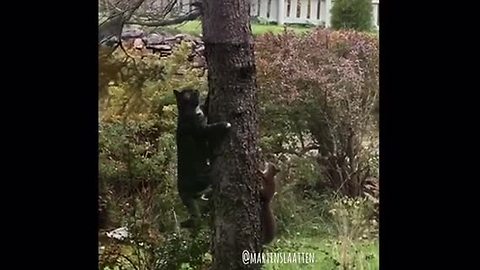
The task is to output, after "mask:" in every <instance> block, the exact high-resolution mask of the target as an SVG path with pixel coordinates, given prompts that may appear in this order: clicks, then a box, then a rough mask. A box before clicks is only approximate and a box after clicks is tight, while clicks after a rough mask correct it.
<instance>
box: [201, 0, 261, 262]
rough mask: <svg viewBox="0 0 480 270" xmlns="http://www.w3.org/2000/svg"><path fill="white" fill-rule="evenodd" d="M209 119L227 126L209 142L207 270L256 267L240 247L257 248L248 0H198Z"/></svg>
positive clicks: (254, 104)
mask: <svg viewBox="0 0 480 270" xmlns="http://www.w3.org/2000/svg"><path fill="white" fill-rule="evenodd" d="M203 35H204V42H205V54H206V60H207V64H208V84H209V110H208V116H209V121H210V122H217V121H228V122H230V123H231V124H232V129H231V132H230V133H229V135H228V136H227V137H226V139H225V140H222V141H220V143H219V144H218V145H215V146H214V151H213V152H214V156H215V157H216V158H215V159H214V160H213V162H212V176H213V182H214V184H213V188H214V196H213V203H214V222H213V223H214V235H213V258H214V259H213V268H212V269H219V270H220V269H221V270H223V269H260V267H261V265H259V264H244V263H243V261H242V251H244V250H247V251H249V252H260V251H261V248H262V247H261V244H260V236H261V234H260V230H261V227H260V219H259V213H260V201H259V187H260V181H261V180H260V177H259V174H258V173H257V170H258V168H259V166H258V164H259V162H258V151H257V138H258V117H257V111H258V105H257V94H256V76H255V72H256V70H255V58H254V51H253V37H252V33H251V28H250V1H248V0H223V1H214V0H203Z"/></svg>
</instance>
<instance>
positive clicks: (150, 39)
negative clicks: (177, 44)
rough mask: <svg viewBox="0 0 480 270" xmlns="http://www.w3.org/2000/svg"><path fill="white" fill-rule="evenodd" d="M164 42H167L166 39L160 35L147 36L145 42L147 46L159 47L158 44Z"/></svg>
mask: <svg viewBox="0 0 480 270" xmlns="http://www.w3.org/2000/svg"><path fill="white" fill-rule="evenodd" d="M145 41H146V42H145ZM164 41H165V37H163V36H161V35H159V34H151V35H149V36H147V38H146V39H145V40H144V42H145V43H146V44H147V45H158V44H162V43H163V42H164Z"/></svg>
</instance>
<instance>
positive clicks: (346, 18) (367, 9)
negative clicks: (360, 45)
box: [331, 0, 373, 31]
mask: <svg viewBox="0 0 480 270" xmlns="http://www.w3.org/2000/svg"><path fill="white" fill-rule="evenodd" d="M372 12H373V9H372V1H371V0H335V2H333V7H332V9H331V14H332V16H331V25H332V28H333V29H337V30H338V29H351V30H357V31H369V30H370V29H371V28H372V16H373V15H372Z"/></svg>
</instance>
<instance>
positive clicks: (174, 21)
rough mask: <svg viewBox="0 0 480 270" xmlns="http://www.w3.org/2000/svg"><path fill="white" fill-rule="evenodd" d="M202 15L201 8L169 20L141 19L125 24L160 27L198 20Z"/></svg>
mask: <svg viewBox="0 0 480 270" xmlns="http://www.w3.org/2000/svg"><path fill="white" fill-rule="evenodd" d="M199 17H200V11H199V10H194V11H192V12H190V13H188V14H186V15H183V16H180V17H177V18H173V19H167V20H161V21H156V22H141V21H128V22H126V23H125V24H135V25H141V26H151V27H159V26H167V25H174V24H179V23H182V22H186V21H193V20H196V19H198V18H199Z"/></svg>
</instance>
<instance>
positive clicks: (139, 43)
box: [133, 38, 145, 50]
mask: <svg viewBox="0 0 480 270" xmlns="http://www.w3.org/2000/svg"><path fill="white" fill-rule="evenodd" d="M144 46H145V44H144V43H143V40H142V39H141V38H137V39H135V41H134V42H133V47H134V48H135V49H139V50H141V49H143V47H144Z"/></svg>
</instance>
